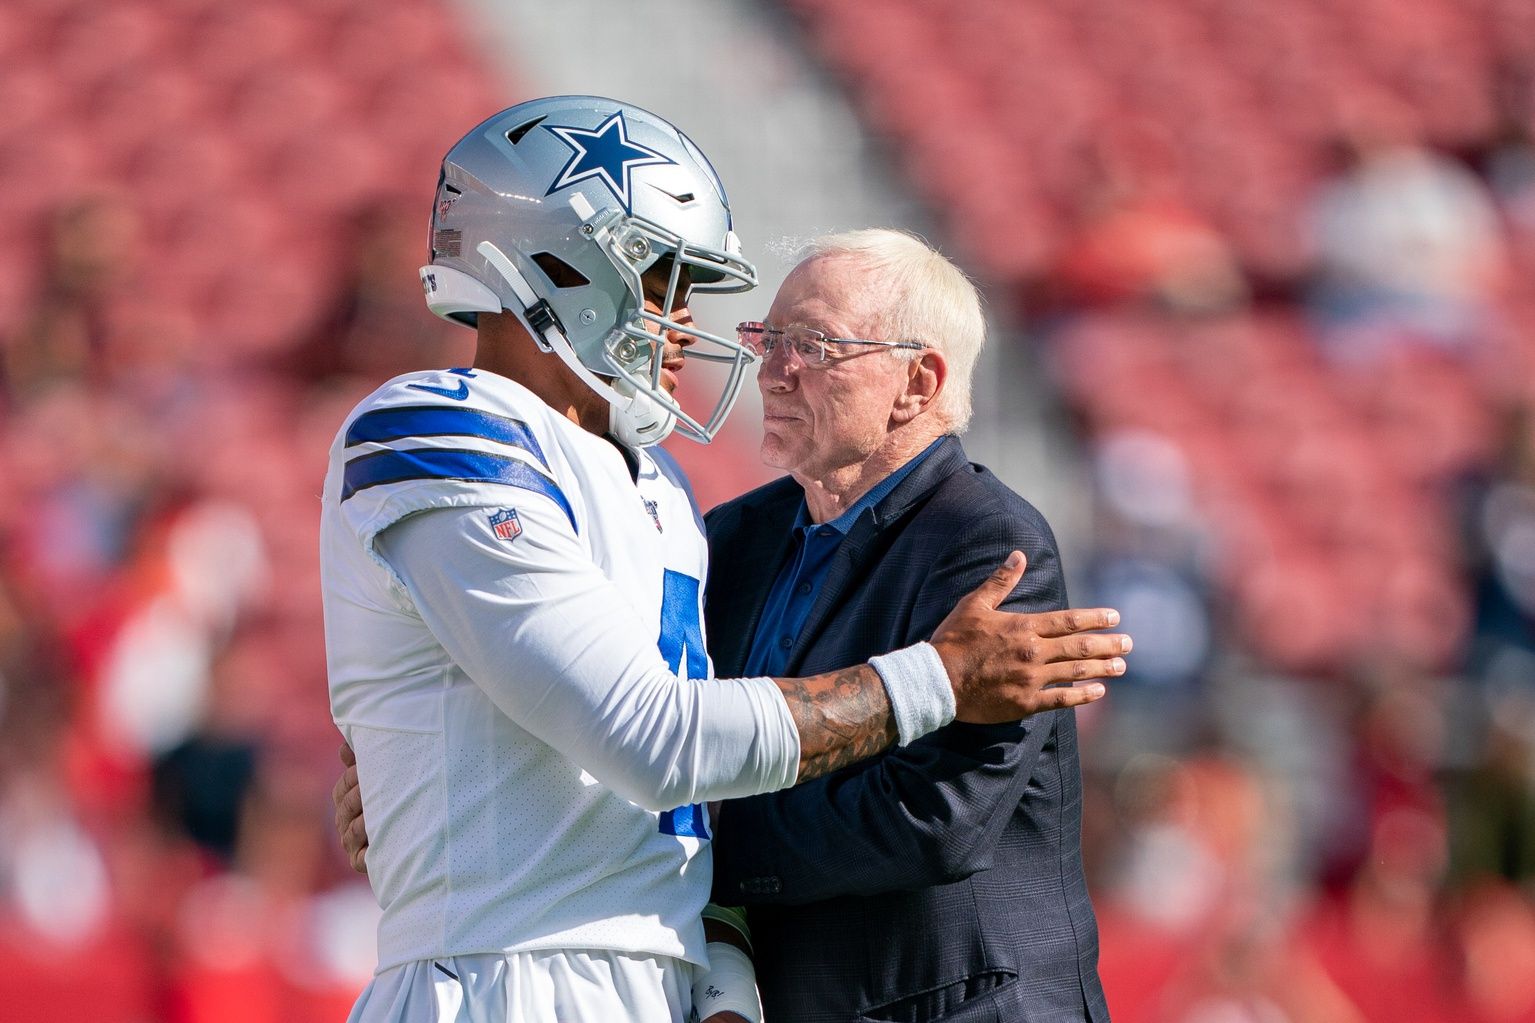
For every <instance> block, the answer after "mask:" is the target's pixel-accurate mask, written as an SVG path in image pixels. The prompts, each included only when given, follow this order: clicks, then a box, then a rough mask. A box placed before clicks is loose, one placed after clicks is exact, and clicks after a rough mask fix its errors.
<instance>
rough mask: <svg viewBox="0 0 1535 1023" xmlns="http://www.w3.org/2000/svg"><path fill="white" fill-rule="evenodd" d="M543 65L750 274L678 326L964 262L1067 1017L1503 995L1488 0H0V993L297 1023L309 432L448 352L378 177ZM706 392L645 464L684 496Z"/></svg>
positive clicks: (742, 451)
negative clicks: (646, 121)
mask: <svg viewBox="0 0 1535 1023" xmlns="http://www.w3.org/2000/svg"><path fill="white" fill-rule="evenodd" d="M555 91H592V92H597V93H604V94H613V95H618V96H621V97H622V98H625V99H629V100H632V101H635V102H639V103H641V104H644V105H650V106H653V107H655V108H656V109H658V110H659V111H660V112H662V113H663V114H664V115H666V116H668V117H670V118H672V119H673V120H675V121H677V122H679V123H680V124H681V125H682V126H683V127H684V128H686V129H687V130H688V131H689V132H690V134H692V135H693V136H694V137H695V138H696V139H697V140H698V141H699V142H700V143H701V145H702V146H703V148H704V149H705V150H706V151H707V152H709V153H710V154H711V155H713V156H714V157H715V158H716V160H717V162H718V164H719V166H720V169H721V173H722V175H723V177H724V179H725V180H726V182H727V183H728V184H729V185H730V187H731V189H732V192H733V198H734V199H735V200H736V207H737V211H738V227H739V230H740V232H741V234H742V235H743V236H744V238H745V240H746V243H747V245H748V246H749V247H750V252H751V254H752V255H754V256H755V257H756V258H758V260H759V262H760V263H761V265H762V267H763V269H764V277H765V284H764V287H763V289H762V290H761V291H759V292H757V293H755V294H754V295H750V296H746V297H744V298H743V299H740V300H733V301H734V303H735V304H731V303H730V302H729V301H727V300H715V301H708V300H706V301H704V302H701V303H700V304H699V307H698V309H697V310H696V311H697V312H698V313H699V314H700V316H701V319H702V320H703V321H704V322H705V323H706V324H711V325H713V326H715V327H726V328H728V326H729V325H731V324H733V323H734V322H735V320H736V319H741V318H745V317H747V316H750V315H752V314H753V313H760V311H761V310H762V309H764V308H765V307H766V305H767V304H768V302H769V300H770V297H771V292H772V289H773V286H774V285H775V284H776V282H777V280H778V279H780V278H781V276H782V273H783V272H784V270H785V269H786V267H787V265H788V263H787V262H786V259H787V254H788V253H789V252H791V251H792V249H793V247H794V242H795V240H796V239H802V238H804V237H808V236H810V235H813V234H815V233H818V232H820V231H825V230H830V229H836V228H843V227H854V226H865V225H870V224H887V225H894V226H905V227H911V228H914V229H916V230H918V231H920V232H922V233H923V234H925V235H926V236H927V237H929V238H930V239H932V240H933V241H935V242H936V243H937V244H939V245H940V246H941V247H943V248H944V249H945V250H946V251H947V252H949V253H950V254H951V255H953V256H955V257H956V258H957V259H958V260H959V261H960V262H961V263H962V264H963V265H964V266H965V267H966V268H967V269H968V270H970V271H971V272H972V273H973V274H975V275H976V276H977V278H978V279H980V280H981V281H982V282H983V283H984V284H985V287H986V289H987V294H988V299H989V302H990V305H991V310H992V314H993V320H994V331H993V339H992V344H991V352H990V354H989V355H988V357H987V363H986V365H985V366H984V367H983V370H982V373H981V375H980V379H979V381H978V391H979V394H978V408H979V410H980V411H979V414H978V416H977V423H976V427H975V429H974V434H973V437H972V438H971V439H970V440H969V441H967V444H968V446H969V447H970V448H971V450H972V454H973V455H974V456H975V457H977V458H978V459H979V460H981V461H984V462H987V463H989V464H991V465H993V467H995V468H997V469H998V470H999V471H1000V472H1001V473H1002V474H1003V476H1004V477H1005V478H1007V479H1008V480H1009V481H1010V482H1012V483H1013V484H1014V485H1015V486H1016V487H1017V488H1018V489H1019V490H1021V491H1022V492H1023V493H1024V494H1025V495H1027V496H1029V497H1030V498H1031V499H1033V500H1034V501H1035V502H1036V503H1037V504H1038V505H1040V507H1041V508H1042V509H1043V510H1044V511H1045V512H1046V514H1047V515H1048V516H1049V517H1050V519H1051V521H1052V522H1053V523H1054V524H1055V525H1056V527H1057V529H1058V531H1059V532H1060V533H1061V534H1062V539H1063V542H1064V545H1065V548H1066V552H1067V557H1068V567H1069V569H1070V577H1071V580H1072V588H1073V596H1074V598H1075V600H1076V602H1077V603H1079V604H1086V603H1108V604H1113V605H1115V606H1118V607H1120V608H1121V609H1122V610H1123V611H1124V615H1125V618H1124V620H1125V627H1126V628H1127V629H1129V630H1130V631H1131V632H1133V633H1134V634H1135V636H1136V640H1137V648H1136V654H1135V656H1134V658H1133V664H1132V667H1131V671H1130V674H1129V675H1128V676H1127V677H1126V679H1124V680H1123V681H1122V682H1121V683H1119V684H1118V685H1116V686H1115V687H1114V690H1113V694H1112V696H1111V697H1110V699H1109V700H1107V701H1106V702H1104V703H1103V704H1100V705H1098V706H1096V707H1094V708H1092V709H1091V710H1090V711H1088V712H1086V713H1084V714H1083V715H1082V727H1083V734H1084V741H1083V748H1084V769H1085V772H1086V775H1087V778H1088V786H1089V794H1088V800H1087V807H1086V810H1087V818H1086V836H1085V837H1086V849H1087V855H1088V869H1089V872H1090V877H1091V881H1092V885H1093V891H1094V897H1095V901H1096V905H1097V908H1098V913H1099V920H1100V924H1101V928H1102V938H1103V959H1102V972H1103V977H1104V982H1105V986H1106V987H1107V989H1108V994H1109V999H1110V1005H1111V1007H1112V1009H1113V1011H1114V1016H1115V1019H1116V1020H1117V1021H1119V1023H1138V1021H1167V1023H1228V1021H1230V1023H1284V1021H1295V1023H1301V1021H1340V1023H1344V1021H1375V1020H1381V1021H1385V1020H1390V1021H1397V1023H1402V1021H1415V1020H1423V1021H1456V1023H1461V1021H1465V1023H1514V1021H1530V1020H1535V908H1532V905H1535V903H1532V896H1535V887H1532V886H1535V780H1532V779H1535V631H1532V622H1535V432H1532V431H1535V417H1532V416H1531V414H1530V405H1531V400H1532V398H1535V374H1532V372H1531V360H1532V356H1535V141H1532V133H1535V5H1532V4H1530V3H1529V2H1528V0H1292V2H1289V3H1283V4H1280V3H1271V2H1263V0H1081V2H1074V3H1070V4H1057V3H1051V2H1049V0H1011V2H1001V0H992V2H983V0H878V2H874V0H869V2H838V0H792V2H785V3H783V4H771V3H748V2H745V0H730V2H726V0H693V2H686V0H642V2H641V0H636V2H632V3H601V2H597V0H569V2H566V3H543V4H533V3H527V2H522V0H517V2H498V0H474V2H471V0H463V2H462V3H460V4H458V5H455V4H454V3H452V2H451V0H372V2H370V3H363V2H361V0H303V2H300V0H269V2H266V3H262V4H243V3H236V2H233V0H112V2H104V0H8V2H7V3H6V4H5V7H4V10H3V12H0V260H3V263H0V270H3V272H0V357H3V361H0V366H3V375H0V1019H3V1020H5V1021H8V1023H23V1021H25V1023H31V1021H43V1020H49V1021H51V1020H59V1019H71V1020H93V1021H102V1023H116V1021H122V1023H129V1021H146V1023H147V1021H174V1023H194V1021H195V1023H200V1021H214V1020H217V1021H220V1023H268V1021H272V1023H275V1021H278V1020H282V1021H309V1020H316V1021H318V1020H337V1019H341V1018H344V1013H345V1011H346V1008H347V1007H348V1005H349V1004H350V1000H351V998H352V996H353V994H354V993H355V991H356V990H357V989H358V988H359V987H360V986H361V984H362V983H364V981H365V979H366V977H367V975H368V973H369V971H370V969H371V965H372V961H371V960H372V954H373V952H372V926H373V909H372V901H371V897H370V895H369V894H368V892H367V889H366V887H365V886H362V885H361V884H359V882H358V881H357V880H356V879H355V878H354V877H353V876H352V875H350V874H349V873H348V871H347V869H346V867H345V864H344V862H343V861H342V859H341V857H340V856H339V854H338V853H337V851H336V849H335V848H334V842H333V840H332V838H331V834H330V824H329V816H330V810H329V805H328V801H327V797H326V791H327V789H328V787H329V784H330V781H331V780H332V778H333V777H334V774H335V771H336V760H335V745H336V735H335V733H334V731H333V729H332V728H331V726H330V724H329V719H328V715H327V713H326V703H325V684H324V669H323V649H322V633H321V623H320V618H319V602H318V594H317V586H318V582H317V571H316V553H315V527H316V517H317V516H316V512H317V509H316V495H317V494H318V491H319V480H320V476H321V474H322V471H323V464H324V452H325V450H326V448H327V445H328V443H329V440H330V436H331V434H332V431H333V430H334V428H335V426H336V425H337V423H338V422H339V421H340V418H341V416H342V415H343V413H344V411H345V410H346V408H347V407H349V405H350V404H351V403H352V402H353V401H354V400H355V399H356V398H357V397H358V396H360V395H361V394H363V393H365V392H366V391H368V390H369V389H371V387H372V386H373V385H374V384H375V383H376V382H377V381H379V380H381V379H383V378H385V377H387V376H389V375H391V374H393V373H395V372H397V371H403V370H407V369H413V368H418V367H427V366H442V365H454V364H462V363H463V362H464V361H466V360H467V358H468V356H469V352H470V343H471V339H470V337H469V335H468V334H467V332H462V331H458V330H456V329H455V328H451V327H446V326H444V325H441V324H438V323H436V322H434V321H433V320H432V319H431V317H430V316H429V315H428V314H427V313H426V311H425V309H424V308H423V307H422V303H421V301H420V299H419V295H418V290H417V285H416V282H415V276H414V269H415V266H416V265H417V262H418V261H419V258H420V255H421V251H422V249H423V239H424V231H425V228H424V221H425V216H424V214H425V206H424V205H423V203H424V202H425V201H426V200H425V198H424V197H425V196H426V195H427V193H428V191H429V189H430V187H431V183H432V182H433V181H434V180H435V174H436V165H437V161H438V160H439V159H440V157H441V154H442V152H443V150H444V149H445V148H446V146H447V145H448V144H449V143H450V142H451V141H452V140H453V139H454V138H456V137H457V136H458V135H459V134H460V133H461V132H462V130H463V129H464V128H465V127H466V126H468V125H469V124H471V123H473V122H474V121H475V120H477V119H478V118H480V117H481V116H484V115H487V114H489V113H491V112H493V111H495V110H497V109H499V108H501V107H503V106H506V105H509V104H510V103H512V102H515V101H518V100H521V99H525V98H530V97H532V96H535V95H539V94H543V93H548V92H555ZM755 412H756V409H755V407H754V405H753V402H752V400H751V397H750V396H748V398H747V399H745V400H743V402H742V404H741V406H740V407H739V408H738V411H737V414H736V417H735V422H734V425H733V427H732V428H731V429H730V430H729V431H728V432H727V435H726V436H725V437H724V439H723V440H722V441H721V442H720V443H719V444H717V445H716V446H715V447H714V448H713V449H709V450H704V449H700V448H697V447H696V446H690V445H688V444H687V443H686V442H679V443H678V444H677V445H676V449H677V452H678V454H679V455H681V456H683V457H684V458H685V459H686V461H687V463H688V465H689V466H690V468H691V469H692V470H693V472H694V474H695V479H696V480H697V481H698V482H699V484H700V485H699V491H700V495H701V497H702V499H703V501H704V502H705V503H706V504H709V503H712V502H714V501H717V500H719V499H722V498H724V497H727V496H730V495H732V494H734V493H737V492H739V491H740V490H741V489H744V488H745V487H747V486H750V485H753V484H754V483H756V482H758V481H760V480H762V479H764V478H766V477H765V474H764V472H763V471H762V470H761V469H759V468H758V467H757V460H756V457H755V452H754V435H755V431H754V425H753V417H754V415H755Z"/></svg>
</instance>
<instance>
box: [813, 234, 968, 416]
mask: <svg viewBox="0 0 1535 1023" xmlns="http://www.w3.org/2000/svg"><path fill="white" fill-rule="evenodd" d="M799 256H800V259H801V260H802V261H803V260H806V259H815V258H823V257H840V256H847V257H850V258H852V259H856V260H858V261H859V263H860V264H861V265H862V267H863V268H864V269H865V270H867V271H868V272H869V274H870V277H871V280H870V285H871V286H872V287H880V288H882V290H884V291H885V292H886V294H887V296H888V297H887V300H886V303H885V308H884V311H883V312H882V313H881V314H880V318H879V322H878V323H877V324H875V325H874V326H876V327H877V328H878V330H879V333H877V334H875V335H874V340H880V341H921V342H923V343H925V344H928V345H931V346H932V347H934V348H936V349H938V350H939V351H941V352H942V353H943V355H944V359H945V361H946V362H947V363H948V367H949V375H948V379H947V380H946V381H945V382H944V386H943V391H942V393H940V394H939V396H938V401H937V404H936V411H937V412H938V413H939V415H940V416H941V417H942V419H943V422H944V425H945V427H946V428H947V429H948V430H949V431H950V432H953V433H963V432H964V431H965V428H966V427H967V426H969V425H970V413H971V408H970V381H971V378H972V377H973V376H974V374H975V362H976V359H977V358H978V357H979V356H980V354H981V348H982V347H983V346H984V345H985V344H986V318H985V316H984V315H983V314H982V312H981V293H980V291H979V290H977V288H976V286H975V284H974V283H972V282H971V280H970V278H969V277H967V276H966V275H965V273H964V271H963V270H961V269H960V268H959V267H957V266H955V265H954V264H953V263H951V262H950V261H949V260H948V259H947V258H945V257H944V255H943V254H942V253H940V252H938V251H937V250H935V249H933V248H932V247H931V246H929V245H928V244H927V243H926V242H925V241H923V240H922V239H921V238H919V237H917V236H916V235H914V234H909V233H907V232H905V231H896V230H893V229H890V228H869V229H866V230H862V231H847V232H844V233H841V234H830V235H824V236H822V237H820V238H817V239H815V240H814V241H812V242H810V243H809V244H808V245H806V246H805V247H804V248H803V249H802V250H801V251H800V253H799ZM903 354H908V355H910V356H911V357H912V358H916V357H917V356H918V355H920V354H921V353H919V352H915V351H910V352H907V353H903Z"/></svg>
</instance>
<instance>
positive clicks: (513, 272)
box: [476, 241, 677, 447]
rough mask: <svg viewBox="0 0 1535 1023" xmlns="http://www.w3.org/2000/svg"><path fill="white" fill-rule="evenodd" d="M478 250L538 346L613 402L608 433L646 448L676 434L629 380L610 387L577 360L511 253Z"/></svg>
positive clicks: (669, 418) (489, 247)
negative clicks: (541, 312)
mask: <svg viewBox="0 0 1535 1023" xmlns="http://www.w3.org/2000/svg"><path fill="white" fill-rule="evenodd" d="M476 251H477V252H479V254H480V255H482V256H484V257H485V261H486V262H488V263H489V264H490V265H491V266H493V267H495V269H496V272H497V273H499V274H500V275H501V276H502V277H503V278H504V279H505V280H506V283H507V285H508V286H509V287H510V288H511V289H512V293H513V294H514V295H516V296H517V302H518V304H519V305H521V306H522V308H521V309H515V310H513V312H515V313H516V314H517V319H519V320H520V321H522V324H523V326H525V327H527V328H528V330H529V332H530V333H532V335H533V340H534V341H536V342H538V347H540V348H542V349H543V350H544V351H546V352H553V353H554V354H555V355H557V356H559V359H560V361H561V362H563V363H564V364H565V365H566V366H568V367H569V368H570V370H571V372H573V373H574V374H575V375H576V376H577V377H579V378H580V379H581V382H582V383H584V384H585V385H586V386H587V387H589V388H590V389H591V390H592V391H594V392H595V393H596V394H597V396H598V397H600V398H602V399H603V400H605V401H606V402H607V403H608V432H609V433H610V434H612V436H613V438H614V439H615V440H617V441H618V442H619V443H620V444H624V445H626V446H628V447H646V446H648V445H651V444H659V443H660V442H661V441H663V440H665V439H666V438H667V436H668V435H670V434H671V432H672V428H673V427H675V426H676V425H677V417H676V416H675V415H673V414H672V413H671V412H669V411H667V410H666V409H664V408H662V407H661V406H660V405H658V404H656V402H655V401H653V400H652V399H651V398H650V396H649V395H646V394H641V393H639V392H638V391H636V390H635V389H634V387H633V385H631V384H630V383H629V382H628V381H626V380H623V379H622V378H619V379H615V380H613V381H612V382H608V381H606V380H603V379H602V378H601V377H599V376H598V375H597V374H595V373H593V372H592V371H591V370H590V369H588V368H587V367H586V365H585V364H584V363H583V362H582V361H581V360H580V359H579V358H577V356H576V351H575V348H573V347H572V346H571V344H570V341H569V340H568V339H567V338H566V337H565V335H564V333H563V332H562V331H561V330H560V328H559V327H558V326H557V325H556V324H555V322H554V318H553V317H552V316H550V315H548V313H547V310H545V312H544V315H542V316H540V315H536V314H535V310H536V308H537V307H538V305H539V298H538V295H537V293H536V292H534V290H533V286H532V285H530V284H529V283H528V280H527V278H526V277H524V276H523V275H522V271H520V270H518V269H517V267H516V265H515V264H513V263H512V261H511V260H510V259H507V258H506V253H504V252H502V251H501V250H500V249H498V248H497V247H496V246H495V245H494V244H493V243H491V242H488V241H486V242H481V243H480V244H479V245H478V246H477V248H476Z"/></svg>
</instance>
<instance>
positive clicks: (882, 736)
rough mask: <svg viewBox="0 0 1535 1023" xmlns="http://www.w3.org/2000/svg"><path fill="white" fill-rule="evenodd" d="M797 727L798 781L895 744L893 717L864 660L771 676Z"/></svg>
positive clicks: (882, 686) (881, 686)
mask: <svg viewBox="0 0 1535 1023" xmlns="http://www.w3.org/2000/svg"><path fill="white" fill-rule="evenodd" d="M775 681H776V682H777V683H778V688H779V689H780V690H782V691H783V695H784V699H785V700H786V701H787V702H788V704H789V714H790V715H791V716H792V717H793V718H794V725H795V727H796V728H797V729H799V743H800V753H799V780H800V781H808V780H809V779H811V778H819V777H820V776H821V775H823V774H830V773H831V772H832V771H835V770H837V768H839V767H846V766H847V765H848V764H851V763H855V762H857V761H859V760H862V759H864V758H865V757H869V756H873V755H874V754H875V753H878V752H879V751H880V750H883V749H886V748H888V747H890V746H892V745H894V744H895V740H896V735H897V733H896V725H895V715H894V714H893V713H892V712H891V709H890V697H889V695H888V694H887V693H886V692H885V684H884V683H883V682H881V681H880V677H879V674H878V673H877V672H875V670H874V669H873V668H871V667H870V666H869V665H867V664H861V665H859V666H857V667H855V668H844V669H842V670H841V671H832V672H827V673H826V674H824V675H813V676H811V677H810V678H781V679H776V680H775Z"/></svg>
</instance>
